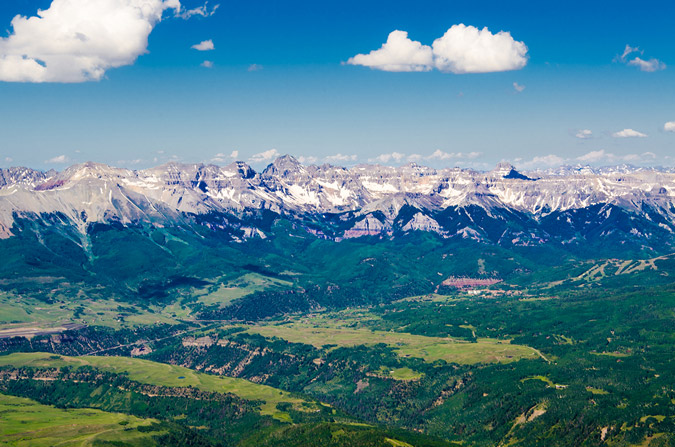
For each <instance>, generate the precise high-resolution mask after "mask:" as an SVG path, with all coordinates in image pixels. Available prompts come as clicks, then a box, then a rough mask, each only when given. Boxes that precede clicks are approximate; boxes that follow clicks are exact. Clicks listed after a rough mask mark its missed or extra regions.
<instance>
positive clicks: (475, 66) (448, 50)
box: [347, 23, 527, 74]
mask: <svg viewBox="0 0 675 447" xmlns="http://www.w3.org/2000/svg"><path fill="white" fill-rule="evenodd" d="M347 63H348V64H351V65H362V66H365V67H370V68H373V69H376V70H383V71H429V70H431V69H433V68H436V69H438V70H440V71H442V72H445V73H458V74H461V73H489V72H497V71H509V70H518V69H520V68H523V67H524V66H525V65H526V64H527V46H526V45H525V43H523V42H518V41H516V40H514V39H513V38H512V37H511V34H510V33H509V32H505V31H500V32H498V33H497V34H492V33H491V32H490V31H489V30H488V29H487V28H483V29H478V28H476V27H474V26H466V25H464V24H461V23H460V24H459V25H453V26H452V27H450V28H449V29H448V31H447V32H446V33H445V34H444V35H443V36H442V37H440V38H438V39H436V40H435V41H434V42H433V43H432V45H431V46H428V45H423V44H422V43H420V42H418V41H414V40H411V39H409V38H408V33H407V32H406V31H400V30H395V31H392V32H391V33H390V34H389V37H388V38H387V42H385V43H384V44H383V45H382V47H381V48H380V49H378V50H373V51H371V52H370V53H368V54H357V55H356V56H354V57H352V58H350V59H349V60H348V61H347Z"/></svg>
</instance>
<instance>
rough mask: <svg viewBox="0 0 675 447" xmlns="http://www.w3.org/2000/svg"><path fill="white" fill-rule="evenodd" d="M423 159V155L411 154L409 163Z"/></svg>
mask: <svg viewBox="0 0 675 447" xmlns="http://www.w3.org/2000/svg"><path fill="white" fill-rule="evenodd" d="M422 158H423V157H422V154H410V155H408V161H419V160H421V159H422Z"/></svg>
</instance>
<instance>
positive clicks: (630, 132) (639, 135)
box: [612, 129, 647, 138]
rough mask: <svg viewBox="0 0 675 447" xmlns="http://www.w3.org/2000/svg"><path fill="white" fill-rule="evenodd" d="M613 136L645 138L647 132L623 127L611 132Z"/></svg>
mask: <svg viewBox="0 0 675 447" xmlns="http://www.w3.org/2000/svg"><path fill="white" fill-rule="evenodd" d="M612 136H613V137H614V138H645V137H646V136H647V134H644V133H642V132H638V131H637V130H633V129H623V130H620V131H618V132H614V133H613V134H612Z"/></svg>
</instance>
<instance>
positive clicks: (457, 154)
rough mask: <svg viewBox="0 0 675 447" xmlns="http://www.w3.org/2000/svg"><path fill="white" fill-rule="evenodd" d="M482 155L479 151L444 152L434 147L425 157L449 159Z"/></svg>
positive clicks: (428, 158)
mask: <svg viewBox="0 0 675 447" xmlns="http://www.w3.org/2000/svg"><path fill="white" fill-rule="evenodd" d="M481 155H483V154H482V153H481V152H469V153H464V152H444V151H442V150H440V149H436V150H435V151H434V152H433V153H432V154H431V155H429V156H427V157H425V158H426V159H427V160H451V159H458V160H461V159H465V160H473V159H475V158H478V157H480V156H481Z"/></svg>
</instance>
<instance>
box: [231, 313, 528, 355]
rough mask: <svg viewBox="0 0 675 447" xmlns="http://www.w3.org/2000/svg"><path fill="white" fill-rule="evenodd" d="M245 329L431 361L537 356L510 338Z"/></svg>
mask: <svg viewBox="0 0 675 447" xmlns="http://www.w3.org/2000/svg"><path fill="white" fill-rule="evenodd" d="M244 328H245V329H246V331H247V332H249V333H253V334H260V335H262V336H263V337H278V338H282V339H284V340H288V341H290V342H293V343H304V344H310V345H313V346H315V347H317V348H323V347H324V346H329V345H336V346H339V347H349V346H358V345H375V344H379V343H383V344H386V345H388V346H391V347H392V348H394V349H395V350H396V352H397V353H398V354H399V355H400V356H403V357H418V358H422V359H424V360H426V361H428V362H433V361H436V360H445V361H446V362H449V363H459V364H475V363H495V362H498V363H507V362H512V361H516V360H520V359H523V358H536V357H537V356H538V355H537V353H536V352H535V350H534V349H532V348H530V347H528V346H521V345H513V344H511V343H510V342H509V341H508V340H496V339H490V338H479V339H478V340H477V343H470V342H467V341H464V340H456V339H452V338H441V337H425V336H422V335H414V334H407V333H403V332H386V331H371V330H369V329H365V328H355V329H351V328H337V327H315V326H310V325H307V324H304V323H290V324H284V325H265V326H262V325H250V326H244Z"/></svg>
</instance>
